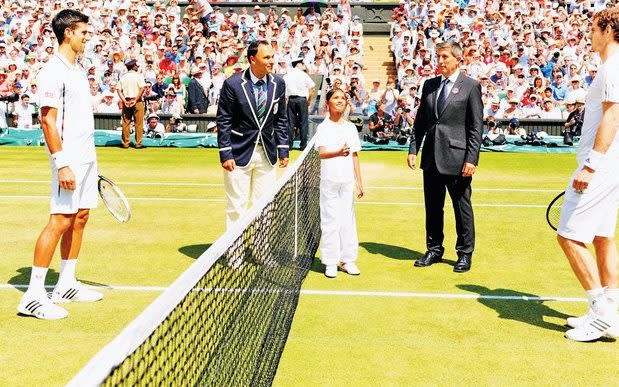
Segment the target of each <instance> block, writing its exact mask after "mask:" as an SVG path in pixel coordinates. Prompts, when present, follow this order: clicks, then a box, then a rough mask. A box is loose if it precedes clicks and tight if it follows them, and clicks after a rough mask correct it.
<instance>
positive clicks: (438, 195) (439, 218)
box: [423, 168, 475, 255]
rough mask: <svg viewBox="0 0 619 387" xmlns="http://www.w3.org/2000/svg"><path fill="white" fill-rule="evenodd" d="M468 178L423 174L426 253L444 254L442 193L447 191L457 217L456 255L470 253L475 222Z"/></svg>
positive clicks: (434, 172)
mask: <svg viewBox="0 0 619 387" xmlns="http://www.w3.org/2000/svg"><path fill="white" fill-rule="evenodd" d="M471 181H472V178H471V177H462V176H450V175H443V174H441V173H439V172H438V171H437V170H436V169H435V168H429V169H424V171H423V195H424V200H425V208H426V246H427V248H428V250H429V251H435V252H438V253H441V254H442V253H443V251H444V250H445V249H444V247H443V239H444V235H443V223H444V213H443V208H444V206H445V192H446V191H448V192H449V196H450V197H451V201H452V203H453V209H454V215H455V218H456V232H457V234H458V239H457V241H456V252H457V253H458V255H460V254H473V250H474V249H475V220H474V217H473V206H472V205H471Z"/></svg>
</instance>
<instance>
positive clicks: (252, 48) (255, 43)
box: [247, 40, 269, 61]
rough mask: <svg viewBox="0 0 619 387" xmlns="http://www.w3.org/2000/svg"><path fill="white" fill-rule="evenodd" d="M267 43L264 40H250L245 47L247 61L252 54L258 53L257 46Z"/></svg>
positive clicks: (266, 44)
mask: <svg viewBox="0 0 619 387" xmlns="http://www.w3.org/2000/svg"><path fill="white" fill-rule="evenodd" d="M268 45H269V43H268V42H267V41H266V40H256V41H253V42H251V43H250V45H249V47H247V61H249V60H250V59H251V57H252V56H256V55H257V54H258V47H260V46H268Z"/></svg>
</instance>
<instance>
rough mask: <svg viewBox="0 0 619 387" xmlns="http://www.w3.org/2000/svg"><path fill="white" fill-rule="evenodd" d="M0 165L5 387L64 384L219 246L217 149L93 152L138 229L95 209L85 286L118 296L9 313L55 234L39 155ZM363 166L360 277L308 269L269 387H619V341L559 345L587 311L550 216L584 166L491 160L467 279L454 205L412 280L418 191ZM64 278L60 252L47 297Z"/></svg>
mask: <svg viewBox="0 0 619 387" xmlns="http://www.w3.org/2000/svg"><path fill="white" fill-rule="evenodd" d="M0 154H1V155H2V160H3V162H2V164H0V211H1V212H2V217H3V222H2V223H0V242H1V244H0V245H1V246H2V253H3V254H2V257H3V259H2V261H1V263H0V332H2V333H3V334H2V335H0V348H2V351H0V367H1V368H0V369H1V370H2V371H0V385H14V384H16V383H19V384H21V385H63V384H65V383H66V382H68V381H69V380H70V379H71V377H72V376H73V375H75V374H76V373H77V372H78V371H79V369H80V368H81V367H82V366H83V365H84V364H85V363H86V362H87V361H88V360H89V359H90V358H91V357H92V356H93V355H94V354H95V353H96V352H98V351H99V350H100V349H101V348H102V347H103V346H104V345H105V344H106V343H108V342H109V341H110V340H112V339H113V338H114V337H115V336H116V335H117V334H118V333H119V332H120V331H121V330H122V329H123V328H124V327H125V326H126V325H127V324H128V323H129V322H130V321H131V320H133V318H134V317H136V316H137V315H138V314H139V313H140V312H141V311H142V310H143V309H144V308H146V306H147V305H148V304H150V302H152V301H153V300H154V299H155V298H156V297H157V296H158V295H159V294H160V291H161V290H162V289H163V288H165V287H167V286H169V285H170V284H171V283H172V282H173V281H174V280H175V279H176V278H177V277H178V276H179V275H180V274H181V273H182V272H183V271H184V270H185V269H186V268H187V267H188V266H189V265H191V263H192V262H194V260H195V259H196V258H197V257H198V256H200V254H202V252H204V251H205V250H206V249H207V248H208V247H209V246H210V244H211V243H213V242H214V241H215V240H216V239H217V238H218V237H219V236H220V235H221V233H222V232H223V231H224V229H225V225H224V223H225V222H224V207H225V202H224V201H222V199H223V195H224V191H223V186H222V185H221V183H222V180H223V176H222V171H221V167H220V166H219V160H218V152H217V150H216V149H173V148H166V149H163V148H159V149H155V148H152V149H146V150H143V151H137V150H132V149H129V150H122V149H117V148H98V149H97V154H98V158H99V169H100V172H101V173H103V174H105V175H106V176H109V177H110V178H112V179H113V180H114V181H116V182H117V183H118V184H119V185H120V187H121V189H122V190H123V191H124V192H125V194H126V195H127V196H128V198H129V201H130V203H131V206H132V210H133V217H132V219H131V221H130V222H129V223H128V224H123V225H121V224H118V223H117V222H116V221H115V220H114V219H113V218H112V217H111V216H110V215H109V214H108V213H107V210H106V209H105V208H104V207H103V205H102V204H100V205H99V208H97V209H96V210H93V212H92V216H91V219H90V222H89V224H88V227H87V228H86V233H85V238H84V245H83V249H82V253H81V254H80V258H81V259H80V263H79V264H78V268H77V276H78V278H79V279H80V280H81V281H83V282H84V283H85V284H88V285H93V286H102V287H106V286H107V287H110V288H111V289H104V290H102V291H103V292H104V295H105V298H104V300H103V301H102V302H99V303H96V304H67V305H66V307H67V309H68V310H69V312H70V315H69V318H67V319H65V320H61V321H38V320H35V319H33V318H25V317H19V316H17V311H16V306H17V303H18V301H19V298H20V297H21V295H22V292H23V291H24V290H25V289H24V285H27V283H28V280H29V273H30V266H31V264H32V250H33V248H34V243H35V241H36V238H37V236H38V234H39V232H40V231H41V229H42V227H43V226H44V224H45V222H46V221H47V213H48V208H49V200H48V199H47V195H48V192H49V183H48V181H49V180H50V175H49V170H48V161H47V156H46V155H45V152H44V149H43V148H41V147H17V146H16V147H2V148H1V149H0ZM298 155H299V152H297V151H295V152H293V154H292V157H293V158H295V157H297V156H298ZM360 160H361V169H362V173H363V177H364V185H365V186H366V187H368V188H367V190H366V191H367V192H366V197H365V198H363V199H361V201H359V205H357V206H356V213H357V227H358V230H359V240H360V255H359V261H358V263H359V267H360V269H361V271H362V274H361V276H359V277H352V276H347V275H346V274H345V273H342V272H340V273H339V275H338V278H336V279H333V280H330V279H327V278H325V277H324V275H323V273H322V271H323V268H324V267H323V266H322V265H321V264H320V262H319V259H318V258H316V259H315V260H314V263H313V265H312V267H311V270H310V273H309V275H308V277H307V278H306V280H305V282H304V284H303V293H302V294H301V298H300V303H299V307H298V309H297V312H296V315H295V318H294V320H293V323H292V330H291V332H290V335H289V337H288V341H287V343H286V346H285V348H284V353H283V355H282V358H281V362H280V365H279V369H278V372H277V375H276V377H275V381H274V384H275V385H276V386H292V385H295V386H297V385H302V386H305V385H307V386H310V385H331V386H339V385H344V384H348V385H355V386H357V385H360V386H365V385H420V384H424V385H428V384H437V383H450V384H457V385H467V384H469V385H470V384H478V385H507V384H510V385H514V384H515V385H523V384H527V385H530V384H533V385H542V384H544V385H548V384H551V383H557V384H568V383H569V384H574V385H584V384H586V385H616V384H618V383H619V375H618V373H617V366H616V355H617V349H618V348H619V347H618V343H616V342H615V341H612V340H607V339H604V340H601V341H599V342H596V343H575V342H571V341H568V340H567V339H565V338H564V337H563V333H564V331H565V330H566V328H565V326H564V324H565V318H566V317H568V316H573V315H580V314H583V313H584V312H586V303H585V302H583V299H584V297H585V295H584V293H583V291H582V289H581V288H580V286H579V285H578V283H577V281H576V279H575V277H574V275H573V274H572V272H571V270H570V268H569V265H568V263H567V261H566V259H565V258H564V257H563V255H562V253H561V251H560V249H559V247H558V246H557V244H556V240H555V235H554V233H553V232H552V231H551V230H550V228H548V226H547V225H546V222H545V218H544V214H545V205H546V204H547V203H548V202H549V201H550V200H551V199H552V198H553V197H554V196H555V194H556V192H559V191H561V190H562V189H563V188H564V186H565V184H566V182H567V179H568V177H569V175H570V174H571V172H572V169H573V168H575V166H576V162H575V157H574V155H569V154H522V153H483V154H482V155H481V159H480V166H479V168H478V171H477V173H476V175H475V177H474V180H473V198H472V200H473V204H474V205H475V207H474V209H475V217H476V227H477V242H476V251H475V255H474V257H473V268H472V270H471V271H470V272H469V273H465V274H456V273H453V272H452V265H453V263H454V262H455V259H456V256H455V252H454V247H453V246H454V244H455V227H454V220H453V212H452V210H451V209H450V205H449V203H447V204H446V208H445V237H446V240H445V248H446V251H445V258H446V263H443V264H438V265H433V266H431V267H429V268H413V265H412V264H413V261H414V259H416V258H417V257H419V256H420V255H421V254H423V252H424V250H425V249H424V246H425V243H424V238H425V235H424V214H423V206H422V205H421V203H423V191H422V190H421V189H420V188H421V185H422V179H421V177H422V176H421V171H419V170H416V171H411V170H409V169H408V168H407V167H406V164H405V153H403V152H373V151H367V152H362V153H361V154H360ZM411 203H416V204H415V205H412V204H411ZM58 268H59V259H58V255H57V256H56V257H55V258H54V261H53V263H52V267H51V269H50V271H49V274H48V278H47V284H48V285H53V283H55V281H56V280H57V278H58ZM151 287H152V288H151ZM546 297H550V298H553V297H561V298H559V299H557V300H547V298H546Z"/></svg>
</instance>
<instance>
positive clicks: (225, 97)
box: [217, 69, 289, 167]
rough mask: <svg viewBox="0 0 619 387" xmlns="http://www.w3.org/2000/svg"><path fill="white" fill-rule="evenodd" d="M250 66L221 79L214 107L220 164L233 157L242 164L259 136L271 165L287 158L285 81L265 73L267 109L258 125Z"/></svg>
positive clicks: (244, 164) (251, 151) (237, 162)
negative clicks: (215, 109) (219, 90)
mask: <svg viewBox="0 0 619 387" xmlns="http://www.w3.org/2000/svg"><path fill="white" fill-rule="evenodd" d="M249 71H250V70H249V69H247V70H245V71H243V72H238V73H236V74H234V75H232V76H231V77H230V78H228V79H226V80H225V81H224V84H223V87H222V89H221V93H220V95H219V106H218V108H217V144H218V146H219V158H220V160H221V162H222V163H223V162H224V161H226V160H230V159H234V160H235V161H236V164H237V165H238V166H241V167H244V166H246V165H247V164H248V163H249V161H250V160H251V156H252V154H253V152H254V148H255V147H256V142H257V139H258V136H260V143H261V144H262V146H263V147H264V150H265V152H266V155H267V158H268V159H269V162H270V163H271V165H275V163H276V162H277V158H278V157H279V158H285V157H288V150H289V149H288V116H287V113H286V83H285V82H284V80H283V79H282V78H280V77H278V76H276V75H273V74H268V75H267V79H268V80H267V85H268V89H267V102H266V103H267V112H266V118H265V119H264V121H263V122H262V124H260V123H259V122H258V117H257V111H258V109H257V107H256V98H255V96H254V89H253V87H252V82H251V77H250V75H249Z"/></svg>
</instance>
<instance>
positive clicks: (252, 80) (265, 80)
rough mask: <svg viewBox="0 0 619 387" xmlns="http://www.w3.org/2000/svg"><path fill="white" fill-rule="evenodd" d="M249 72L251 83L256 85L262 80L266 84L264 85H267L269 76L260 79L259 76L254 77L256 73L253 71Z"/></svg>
mask: <svg viewBox="0 0 619 387" xmlns="http://www.w3.org/2000/svg"><path fill="white" fill-rule="evenodd" d="M247 71H249V77H250V78H251V83H253V84H254V85H255V84H256V82H258V81H260V80H262V81H263V82H264V84H265V85H266V83H267V80H268V77H269V76H268V75H265V76H264V77H262V78H261V79H259V78H258V77H257V76H255V75H254V73H253V72H252V71H251V69H248V70H247Z"/></svg>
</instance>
